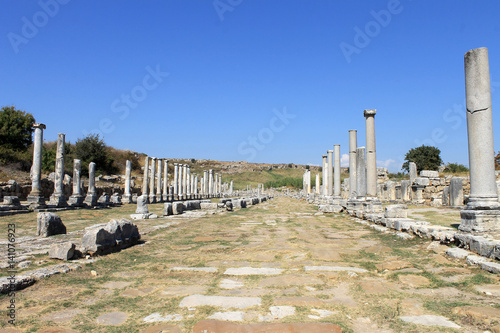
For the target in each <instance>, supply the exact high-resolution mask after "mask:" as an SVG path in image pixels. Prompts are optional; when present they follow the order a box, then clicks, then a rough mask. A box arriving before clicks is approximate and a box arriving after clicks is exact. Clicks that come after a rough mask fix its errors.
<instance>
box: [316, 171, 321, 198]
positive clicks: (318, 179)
mask: <svg viewBox="0 0 500 333" xmlns="http://www.w3.org/2000/svg"><path fill="white" fill-rule="evenodd" d="M320 184H321V180H320V177H319V173H317V174H316V194H318V195H319V194H321V188H320Z"/></svg>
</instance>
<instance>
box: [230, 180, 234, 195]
mask: <svg viewBox="0 0 500 333" xmlns="http://www.w3.org/2000/svg"><path fill="white" fill-rule="evenodd" d="M229 195H233V181H232V180H231V182H230V183H229Z"/></svg>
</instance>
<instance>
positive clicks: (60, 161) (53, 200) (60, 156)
mask: <svg viewBox="0 0 500 333" xmlns="http://www.w3.org/2000/svg"><path fill="white" fill-rule="evenodd" d="M65 136H66V135H65V134H63V133H59V134H58V135H57V151H56V168H55V180H54V193H53V194H52V195H51V196H50V204H51V205H55V206H56V207H66V206H67V205H68V203H67V202H66V197H65V196H64V139H65Z"/></svg>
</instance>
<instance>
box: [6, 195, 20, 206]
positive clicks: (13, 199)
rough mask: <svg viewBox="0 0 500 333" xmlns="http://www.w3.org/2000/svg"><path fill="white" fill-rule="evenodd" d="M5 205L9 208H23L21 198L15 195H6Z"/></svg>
mask: <svg viewBox="0 0 500 333" xmlns="http://www.w3.org/2000/svg"><path fill="white" fill-rule="evenodd" d="M3 205H7V206H21V202H20V201H19V198H18V197H17V196H15V195H6V196H4V197H3Z"/></svg>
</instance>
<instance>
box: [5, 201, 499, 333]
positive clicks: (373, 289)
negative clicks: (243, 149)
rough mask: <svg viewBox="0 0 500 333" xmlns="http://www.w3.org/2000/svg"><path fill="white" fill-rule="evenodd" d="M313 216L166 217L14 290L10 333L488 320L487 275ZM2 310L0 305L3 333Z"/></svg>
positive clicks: (493, 283)
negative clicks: (135, 241) (131, 240)
mask: <svg viewBox="0 0 500 333" xmlns="http://www.w3.org/2000/svg"><path fill="white" fill-rule="evenodd" d="M316 212H317V210H315V207H314V206H312V205H308V204H306V203H304V202H299V201H297V200H293V199H288V198H276V199H273V200H270V201H268V202H264V203H261V204H259V205H257V206H252V207H250V208H248V209H243V210H239V211H236V212H233V213H225V214H222V215H207V216H203V217H193V218H192V219H184V220H180V219H178V220H176V221H179V222H180V223H179V224H176V225H175V224H174V225H172V226H171V227H169V228H163V229H158V230H156V231H153V232H151V233H149V234H147V235H146V236H145V237H144V238H143V239H144V240H145V241H146V243H144V244H142V245H139V246H135V247H133V248H129V249H126V250H123V251H121V252H120V253H115V254H111V255H108V256H105V257H102V258H101V260H99V261H97V262H95V263H93V264H89V265H85V266H84V267H83V268H82V269H80V270H78V271H74V272H70V273H68V274H63V275H60V276H55V277H51V278H49V279H46V280H43V281H40V282H38V283H36V284H35V285H34V286H32V287H29V288H27V289H25V290H23V291H20V292H18V293H17V295H16V304H17V313H16V319H17V329H18V331H19V332H25V331H26V332H159V331H162V330H163V331H164V332H192V331H193V327H194V326H195V324H196V323H197V322H199V321H201V320H205V319H210V318H214V319H222V320H224V319H226V320H231V321H234V322H241V323H259V322H262V323H265V322H273V323H276V322H278V323H279V322H283V323H285V322H286V323H334V324H337V325H339V326H340V327H341V328H342V329H343V331H344V332H426V333H428V332H484V331H485V330H488V329H491V327H492V326H494V325H496V324H497V323H498V321H499V320H500V307H499V304H500V302H499V300H500V281H499V278H498V277H497V276H495V275H492V274H489V273H485V272H484V271H481V270H479V269H476V268H473V267H469V266H467V265H466V264H465V263H464V262H463V261H454V260H451V259H449V258H446V257H445V256H443V254H442V253H443V251H444V250H445V247H442V246H439V245H437V244H431V242H429V241H423V240H420V239H414V240H411V241H403V240H399V239H397V238H395V237H394V236H390V235H386V234H381V233H378V232H376V231H373V230H371V229H369V228H367V227H363V226H360V225H359V224H357V223H354V222H353V221H352V220H351V218H350V217H348V216H346V215H343V214H328V215H315V213H316ZM168 221H169V219H159V220H158V221H157V222H151V221H148V222H147V223H148V225H151V223H157V224H158V225H160V224H165V223H166V222H168ZM144 223H146V222H144ZM138 226H139V230H141V222H138ZM210 296H216V297H210ZM9 301H10V298H8V297H7V296H2V297H1V299H0V307H1V309H2V310H1V311H2V313H1V319H0V323H1V324H2V325H3V327H5V329H7V328H8V327H9V325H8V324H7V319H6V318H7V317H6V311H5V309H6V306H7V305H8V304H9ZM425 316H427V317H425ZM405 320H406V321H405ZM415 320H417V321H419V320H420V322H423V321H424V320H427V321H428V322H429V321H430V322H431V323H438V324H439V325H440V326H424V325H422V324H414V323H411V321H415ZM433 320H437V321H433ZM439 320H440V321H439ZM446 325H448V326H450V327H446ZM56 327H57V328H61V329H64V330H56ZM458 327H460V328H458ZM5 329H4V330H2V329H0V332H17V331H15V330H10V331H7V330H5ZM9 329H10V328H9Z"/></svg>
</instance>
